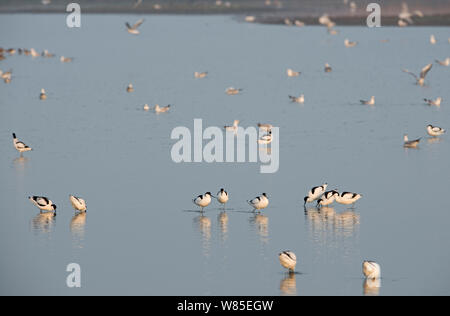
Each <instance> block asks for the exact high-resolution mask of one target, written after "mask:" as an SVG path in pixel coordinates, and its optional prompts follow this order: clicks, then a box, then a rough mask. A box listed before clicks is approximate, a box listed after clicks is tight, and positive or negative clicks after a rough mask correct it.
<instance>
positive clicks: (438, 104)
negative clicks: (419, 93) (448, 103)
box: [423, 97, 442, 106]
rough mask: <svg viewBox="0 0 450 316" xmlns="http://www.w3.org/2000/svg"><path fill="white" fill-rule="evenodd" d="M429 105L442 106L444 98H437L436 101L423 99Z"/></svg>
mask: <svg viewBox="0 0 450 316" xmlns="http://www.w3.org/2000/svg"><path fill="white" fill-rule="evenodd" d="M423 100H424V101H425V102H426V103H427V104H428V105H430V106H431V105H434V106H441V101H442V98H441V97H437V98H436V100H431V99H423Z"/></svg>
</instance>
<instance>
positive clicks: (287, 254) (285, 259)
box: [278, 250, 297, 273]
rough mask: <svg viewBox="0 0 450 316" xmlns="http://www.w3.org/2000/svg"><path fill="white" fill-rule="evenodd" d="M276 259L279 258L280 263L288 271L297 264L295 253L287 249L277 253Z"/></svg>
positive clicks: (291, 270)
mask: <svg viewBox="0 0 450 316" xmlns="http://www.w3.org/2000/svg"><path fill="white" fill-rule="evenodd" d="M278 259H280V264H281V265H282V266H283V267H284V268H286V269H288V270H289V273H292V272H294V269H295V265H296V264H297V257H296V256H295V253H293V252H292V251H289V250H288V251H283V252H282V253H280V254H278Z"/></svg>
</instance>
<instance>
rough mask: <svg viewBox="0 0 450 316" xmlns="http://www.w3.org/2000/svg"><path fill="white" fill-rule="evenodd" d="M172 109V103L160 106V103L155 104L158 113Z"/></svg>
mask: <svg viewBox="0 0 450 316" xmlns="http://www.w3.org/2000/svg"><path fill="white" fill-rule="evenodd" d="M169 110H170V104H169V105H166V106H159V105H158V104H157V105H155V112H156V113H165V112H167V111H169Z"/></svg>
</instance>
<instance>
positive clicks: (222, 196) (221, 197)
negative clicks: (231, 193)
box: [217, 188, 229, 205]
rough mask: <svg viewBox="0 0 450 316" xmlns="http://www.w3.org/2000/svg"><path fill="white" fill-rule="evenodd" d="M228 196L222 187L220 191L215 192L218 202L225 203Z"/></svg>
mask: <svg viewBox="0 0 450 316" xmlns="http://www.w3.org/2000/svg"><path fill="white" fill-rule="evenodd" d="M228 198H229V197H228V192H227V191H225V190H224V189H223V188H221V189H220V191H219V192H217V201H219V203H220V204H222V205H225V203H227V202H228Z"/></svg>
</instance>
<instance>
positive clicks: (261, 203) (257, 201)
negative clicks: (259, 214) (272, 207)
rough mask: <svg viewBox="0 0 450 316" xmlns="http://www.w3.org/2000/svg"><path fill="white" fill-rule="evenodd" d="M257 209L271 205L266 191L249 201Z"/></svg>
mask: <svg viewBox="0 0 450 316" xmlns="http://www.w3.org/2000/svg"><path fill="white" fill-rule="evenodd" d="M247 202H248V204H250V205H251V206H252V207H253V208H254V209H255V210H261V209H264V208H266V207H267V206H268V205H269V199H268V198H267V195H266V193H263V194H261V195H260V196H257V197H255V198H254V199H252V200H249V201H247Z"/></svg>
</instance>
